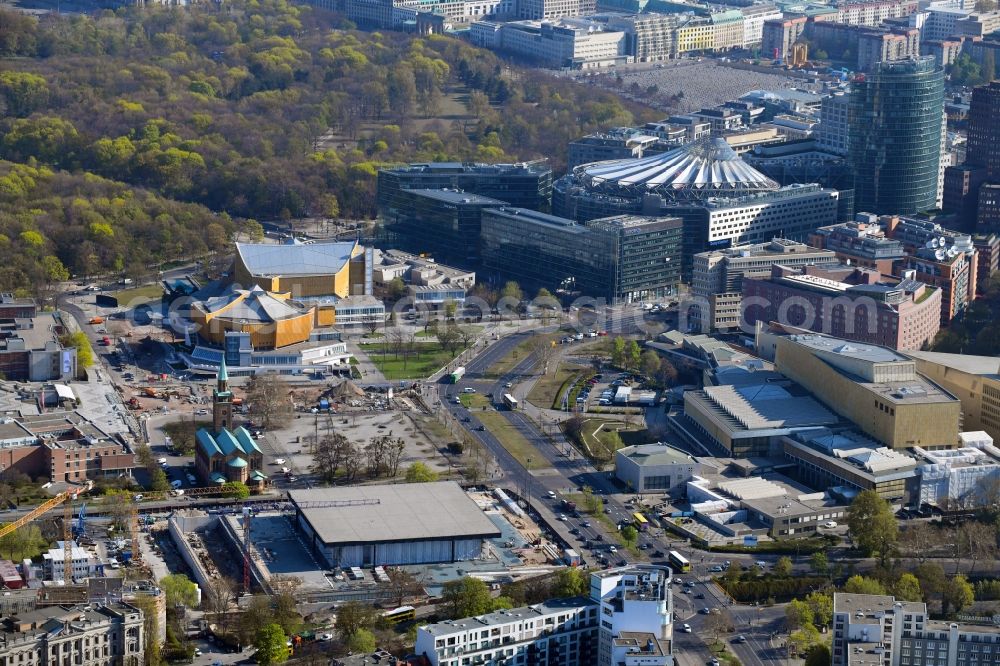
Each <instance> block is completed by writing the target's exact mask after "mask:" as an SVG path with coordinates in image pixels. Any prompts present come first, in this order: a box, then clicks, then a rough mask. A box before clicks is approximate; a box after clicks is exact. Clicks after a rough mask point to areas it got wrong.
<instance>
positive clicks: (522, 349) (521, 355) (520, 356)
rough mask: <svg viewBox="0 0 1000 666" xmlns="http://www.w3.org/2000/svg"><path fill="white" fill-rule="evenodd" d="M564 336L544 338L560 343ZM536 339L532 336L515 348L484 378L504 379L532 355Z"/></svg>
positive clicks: (555, 334)
mask: <svg viewBox="0 0 1000 666" xmlns="http://www.w3.org/2000/svg"><path fill="white" fill-rule="evenodd" d="M563 335H564V334H563V333H546V334H545V335H543V336H542V337H544V338H546V339H547V340H550V341H551V340H556V341H558V340H559V338H561V337H563ZM535 337H537V336H532V337H531V338H528V339H527V340H525V341H524V342H522V343H521V344H519V345H518V346H516V347H514V349H512V350H511V351H510V353H509V354H507V355H506V356H504V357H503V358H501V359H500V360H499V361H497V362H496V363H494V364H493V365H491V366H490V367H489V368H487V370H486V372H484V373H483V376H484V377H488V378H490V379H497V378H499V377H503V376H504V375H506V374H507V373H508V372H510V371H511V370H513V369H514V367H515V366H516V365H517V364H518V363H520V362H521V361H523V360H524V359H525V357H526V356H528V355H529V354H530V353H531V348H532V345H533V344H534V343H533V341H534V339H535Z"/></svg>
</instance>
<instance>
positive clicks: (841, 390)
mask: <svg viewBox="0 0 1000 666" xmlns="http://www.w3.org/2000/svg"><path fill="white" fill-rule="evenodd" d="M775 351H776V354H775V367H776V369H777V370H778V372H780V373H781V374H783V375H785V376H786V377H788V378H789V379H791V380H793V381H795V382H797V383H799V384H801V385H802V386H803V387H804V388H806V389H807V390H808V391H810V392H811V393H812V394H813V395H814V396H815V397H816V398H817V399H818V400H820V401H821V402H822V403H823V404H824V405H826V406H827V407H829V408H830V409H831V410H833V411H834V412H836V413H837V414H839V415H840V416H842V417H843V418H845V419H847V420H849V421H851V422H852V423H854V424H855V425H856V426H857V427H858V428H859V429H860V430H861V431H862V432H864V433H866V434H867V435H868V436H869V437H872V438H874V439H875V440H877V441H878V442H880V443H882V444H884V445H885V446H887V447H889V448H892V449H899V448H909V447H912V446H920V447H922V448H924V449H929V450H933V449H950V448H955V447H957V446H958V433H959V431H960V430H961V426H962V405H961V403H960V402H959V401H958V399H957V398H956V397H955V396H953V395H951V394H950V393H948V392H947V391H945V390H944V389H943V388H942V387H941V386H939V385H938V384H935V383H934V382H932V381H930V380H929V379H927V378H926V377H924V376H922V375H920V374H918V373H917V367H916V362H915V361H914V360H913V359H911V358H907V357H906V356H903V355H902V354H899V353H897V352H895V351H893V350H891V349H888V348H886V347H876V346H874V345H866V344H862V343H858V342H848V341H845V340H840V339H837V338H831V337H827V336H824V335H818V334H810V335H790V336H783V337H779V338H778V339H777V340H776V348H775Z"/></svg>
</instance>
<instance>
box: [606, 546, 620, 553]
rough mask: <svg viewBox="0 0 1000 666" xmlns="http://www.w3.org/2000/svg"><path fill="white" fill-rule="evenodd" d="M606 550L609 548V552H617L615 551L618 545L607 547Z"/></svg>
mask: <svg viewBox="0 0 1000 666" xmlns="http://www.w3.org/2000/svg"><path fill="white" fill-rule="evenodd" d="M608 550H609V551H610V552H612V553H617V552H618V547H617V546H610V547H609V548H608Z"/></svg>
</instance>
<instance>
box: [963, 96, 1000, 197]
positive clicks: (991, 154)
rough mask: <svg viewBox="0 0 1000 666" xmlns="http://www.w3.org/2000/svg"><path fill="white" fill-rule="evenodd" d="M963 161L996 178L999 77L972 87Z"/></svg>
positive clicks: (999, 147)
mask: <svg viewBox="0 0 1000 666" xmlns="http://www.w3.org/2000/svg"><path fill="white" fill-rule="evenodd" d="M965 163H966V164H968V165H970V166H975V167H982V168H984V169H986V178H987V180H989V181H991V182H996V181H998V180H1000V81H993V82H991V83H989V84H988V85H985V86H979V87H978V88H975V89H974V90H973V91H972V101H971V103H970V104H969V143H968V146H967V147H966V149H965Z"/></svg>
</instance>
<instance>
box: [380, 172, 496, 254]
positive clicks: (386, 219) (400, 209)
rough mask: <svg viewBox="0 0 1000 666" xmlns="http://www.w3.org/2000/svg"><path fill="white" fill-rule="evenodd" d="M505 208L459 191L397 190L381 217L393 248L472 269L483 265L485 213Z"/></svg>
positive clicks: (488, 199)
mask: <svg viewBox="0 0 1000 666" xmlns="http://www.w3.org/2000/svg"><path fill="white" fill-rule="evenodd" d="M503 205H505V204H504V202H503V201H500V200H499V199H493V198H491V197H486V196H482V195H479V194H473V193H470V192H461V191H458V190H451V189H439V190H435V189H396V190H394V191H393V194H392V196H386V197H385V199H384V205H383V206H382V207H381V208H380V210H379V216H380V218H381V220H382V224H383V230H384V233H385V236H386V239H387V240H388V241H389V242H390V243H391V244H392V246H393V247H398V248H401V249H405V250H408V251H410V252H414V253H417V254H429V255H430V256H432V257H434V258H435V259H436V260H438V261H442V262H446V263H449V264H454V265H456V266H464V267H469V268H472V267H476V266H479V264H480V257H479V229H480V222H481V220H482V215H483V210H485V209H486V208H494V207H497V206H503Z"/></svg>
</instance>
